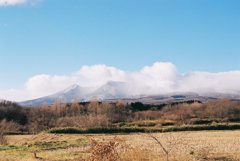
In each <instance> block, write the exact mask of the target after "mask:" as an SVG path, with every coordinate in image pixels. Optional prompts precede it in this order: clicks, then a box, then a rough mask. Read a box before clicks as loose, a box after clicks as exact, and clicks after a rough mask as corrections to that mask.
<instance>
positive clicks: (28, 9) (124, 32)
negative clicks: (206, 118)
mask: <svg viewBox="0 0 240 161" xmlns="http://www.w3.org/2000/svg"><path fill="white" fill-rule="evenodd" d="M10 1H11V0H10ZM156 61H167V62H172V63H173V64H175V65H176V66H177V69H178V70H179V71H180V72H181V73H188V72H191V71H208V72H221V71H231V70H240V1H239V0H231V1H229V0H42V1H40V2H38V3H34V4H19V5H11V6H0V75H1V79H0V89H8V88H22V86H23V84H24V83H25V82H26V81H27V80H28V79H29V78H30V77H32V76H34V75H37V74H49V75H55V74H58V75H64V74H70V73H72V72H74V71H77V70H79V69H80V68H81V66H83V65H94V64H106V65H108V66H114V67H116V68H119V69H122V70H124V71H136V70H139V69H141V68H142V67H144V66H146V65H151V64H153V63H154V62H156Z"/></svg>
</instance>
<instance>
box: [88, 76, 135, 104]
mask: <svg viewBox="0 0 240 161" xmlns="http://www.w3.org/2000/svg"><path fill="white" fill-rule="evenodd" d="M130 93H131V90H130V86H129V84H127V83H125V82H114V81H109V82H107V83H106V84H105V85H103V86H101V87H100V88H98V89H97V90H96V91H94V92H93V93H91V94H90V95H88V97H87V98H86V99H87V100H91V99H97V100H106V99H120V98H129V97H131V94H130Z"/></svg>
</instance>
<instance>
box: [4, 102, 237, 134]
mask: <svg viewBox="0 0 240 161" xmlns="http://www.w3.org/2000/svg"><path fill="white" fill-rule="evenodd" d="M15 116H16V117H15ZM239 118H240V102H239V101H230V100H215V101H210V102H208V103H204V104H202V103H200V102H199V101H191V102H179V103H176V102H175V103H172V104H171V103H170V104H162V105H144V104H142V103H139V102H137V103H126V102H124V101H121V100H119V101H117V102H114V103H102V102H97V101H91V102H87V103H78V102H76V101H73V103H72V104H67V103H63V102H61V101H57V102H56V103H54V104H53V105H50V106H49V105H46V104H45V105H42V106H40V107H35V108H26V107H20V106H19V105H17V104H15V103H11V102H3V103H0V130H2V131H4V132H5V133H9V132H11V133H12V132H17V133H38V132H40V131H43V130H47V129H52V128H55V127H57V128H62V129H64V128H66V127H76V128H77V129H78V130H79V129H84V130H80V132H78V133H118V132H120V133H121V132H126V133H128V132H148V130H149V129H150V130H156V131H164V130H166V131H168V129H171V130H172V131H174V130H178V131H182V130H192V129H193V130H227V129H237V128H238V125H236V126H233V125H224V127H223V125H221V123H226V124H228V123H232V122H233V123H237V122H239V120H240V119H239ZM183 125H189V126H183ZM96 127H100V128H96ZM67 129H68V131H70V133H74V132H75V131H76V129H74V128H73V129H72V130H71V128H67ZM71 131H72V132H71ZM169 131H170V130H169Z"/></svg>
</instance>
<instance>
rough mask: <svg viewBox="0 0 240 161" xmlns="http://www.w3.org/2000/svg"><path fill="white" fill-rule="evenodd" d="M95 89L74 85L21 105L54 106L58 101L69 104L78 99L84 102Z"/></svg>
mask: <svg viewBox="0 0 240 161" xmlns="http://www.w3.org/2000/svg"><path fill="white" fill-rule="evenodd" d="M93 90H94V89H93V88H87V87H80V86H79V85H77V84H74V85H72V86H70V87H68V88H67V89H65V90H63V91H60V92H58V93H55V94H53V95H50V96H46V97H42V98H38V99H34V100H29V101H24V102H20V103H19V104H21V105H24V106H37V105H42V104H43V103H47V104H53V103H54V102H55V101H56V100H63V101H66V102H67V103H70V102H72V100H73V99H75V98H76V99H77V100H78V101H82V100H83V99H84V96H86V95H88V94H89V93H91V92H92V91H93Z"/></svg>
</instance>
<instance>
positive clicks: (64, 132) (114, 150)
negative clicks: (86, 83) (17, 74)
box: [0, 99, 240, 161]
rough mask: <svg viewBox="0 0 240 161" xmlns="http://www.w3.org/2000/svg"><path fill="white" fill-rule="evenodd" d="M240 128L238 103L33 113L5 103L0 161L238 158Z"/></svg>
mask: <svg viewBox="0 0 240 161" xmlns="http://www.w3.org/2000/svg"><path fill="white" fill-rule="evenodd" d="M238 129H240V102H239V101H234V100H223V99H222V100H215V101H210V102H208V103H201V102H199V101H194V100H192V101H187V102H177V103H176V102H175V103H169V104H160V105H150V104H148V105H145V104H142V103H140V102H135V103H126V102H124V101H121V100H119V101H117V102H113V103H106V102H104V103H102V102H97V101H91V102H86V103H78V102H76V101H73V103H71V104H66V103H63V102H60V101H57V102H56V103H55V104H53V105H50V106H49V105H46V104H45V105H42V106H40V107H34V108H33V107H31V108H29V107H21V106H19V105H18V104H16V103H12V102H8V101H5V102H1V103H0V161H12V160H13V161H14V160H19V161H34V160H47V161H81V160H82V161H164V160H166V161H187V160H189V161H190V160H199V161H200V160H201V161H202V160H211V161H217V160H222V161H238V160H240V155H239V151H240V146H239V144H240V130H238ZM215 130H218V131H215ZM223 130H224V131H223ZM234 130H236V131H234ZM176 131H178V132H177V133H176ZM183 131H184V132H183ZM16 134H18V135H16ZM19 134H21V135H19ZM22 134H24V135H22ZM70 134H71V135H70ZM123 134H124V135H123Z"/></svg>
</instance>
